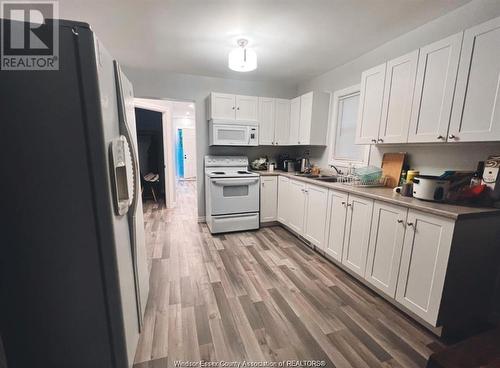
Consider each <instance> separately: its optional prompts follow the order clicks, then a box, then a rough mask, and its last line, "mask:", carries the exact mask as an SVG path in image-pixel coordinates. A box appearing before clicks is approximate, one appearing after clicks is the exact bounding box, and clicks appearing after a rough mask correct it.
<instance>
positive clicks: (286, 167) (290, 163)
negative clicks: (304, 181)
mask: <svg viewBox="0 0 500 368" xmlns="http://www.w3.org/2000/svg"><path fill="white" fill-rule="evenodd" d="M283 171H288V172H294V171H295V161H294V160H285V161H283Z"/></svg>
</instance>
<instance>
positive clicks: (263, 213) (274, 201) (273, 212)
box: [260, 176, 278, 222]
mask: <svg viewBox="0 0 500 368" xmlns="http://www.w3.org/2000/svg"><path fill="white" fill-rule="evenodd" d="M277 216H278V177H277V176H261V177H260V222H270V221H276V220H277V218H278V217H277Z"/></svg>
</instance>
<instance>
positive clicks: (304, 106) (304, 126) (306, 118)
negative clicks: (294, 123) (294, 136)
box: [298, 92, 313, 144]
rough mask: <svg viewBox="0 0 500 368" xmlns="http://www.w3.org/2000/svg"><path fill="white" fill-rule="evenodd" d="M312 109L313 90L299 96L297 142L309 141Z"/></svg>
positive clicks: (306, 142) (307, 142)
mask: <svg viewBox="0 0 500 368" xmlns="http://www.w3.org/2000/svg"><path fill="white" fill-rule="evenodd" d="M312 110H313V92H309V93H306V94H304V95H302V96H300V119H299V120H300V122H299V141H298V144H309V142H311V124H312Z"/></svg>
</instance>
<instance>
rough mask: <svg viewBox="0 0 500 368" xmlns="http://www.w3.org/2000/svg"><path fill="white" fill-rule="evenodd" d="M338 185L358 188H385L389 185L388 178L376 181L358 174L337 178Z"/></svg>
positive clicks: (384, 177)
mask: <svg viewBox="0 0 500 368" xmlns="http://www.w3.org/2000/svg"><path fill="white" fill-rule="evenodd" d="M337 183H342V184H345V185H351V186H353V187H358V188H376V187H385V185H386V184H387V176H381V177H379V178H376V179H375V178H374V179H366V178H363V177H362V176H359V175H356V174H347V175H346V174H342V175H339V176H338V177H337Z"/></svg>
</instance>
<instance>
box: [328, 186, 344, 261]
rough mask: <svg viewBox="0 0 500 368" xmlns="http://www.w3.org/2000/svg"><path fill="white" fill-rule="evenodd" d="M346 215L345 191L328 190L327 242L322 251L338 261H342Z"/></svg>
mask: <svg viewBox="0 0 500 368" xmlns="http://www.w3.org/2000/svg"><path fill="white" fill-rule="evenodd" d="M346 215H347V193H344V192H337V191H336V190H330V191H329V193H328V210H327V216H326V217H327V218H326V223H327V234H326V236H327V242H326V246H325V249H324V251H325V253H326V254H328V255H329V256H330V257H332V258H333V259H335V260H337V261H339V262H342V249H343V246H344V231H345V220H346Z"/></svg>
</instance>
